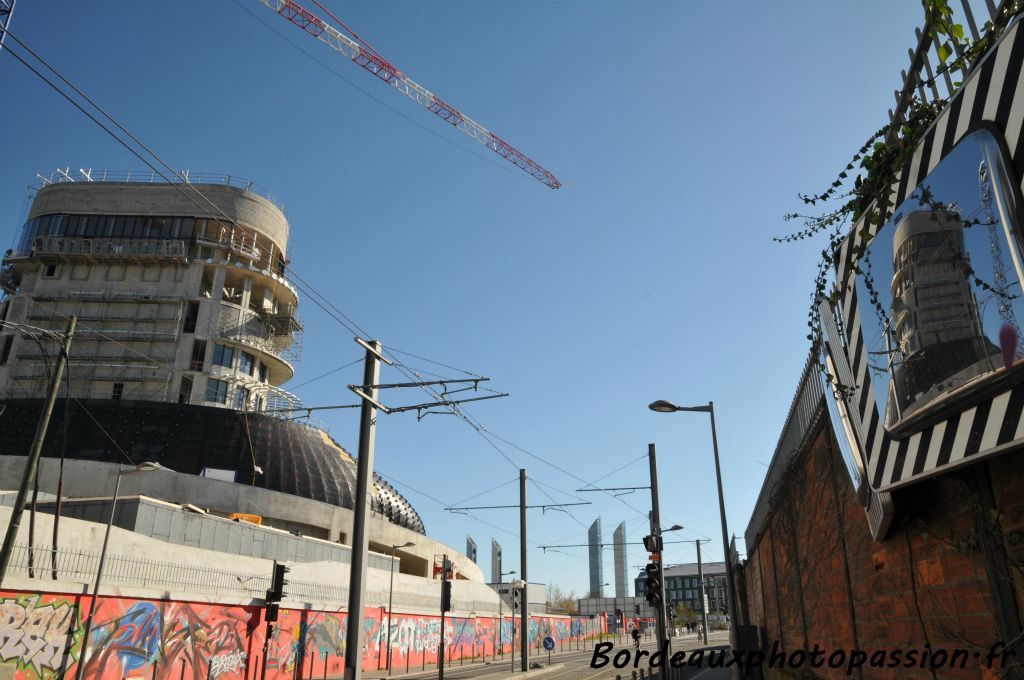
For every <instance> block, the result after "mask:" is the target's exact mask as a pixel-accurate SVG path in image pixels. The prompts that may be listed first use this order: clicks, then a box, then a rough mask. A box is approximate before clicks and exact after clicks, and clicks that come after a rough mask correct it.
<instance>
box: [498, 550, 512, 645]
mask: <svg viewBox="0 0 1024 680" xmlns="http://www.w3.org/2000/svg"><path fill="white" fill-rule="evenodd" d="M514 573H516V570H515V569H513V570H512V571H503V572H500V573H499V574H498V653H499V654H501V655H502V656H505V634H504V630H503V629H504V627H505V626H504V623H505V617H504V616H503V615H502V613H501V604H502V602H504V600H505V598H503V597H502V596H501V585H502V580H501V577H502V576H508V575H510V574H514Z"/></svg>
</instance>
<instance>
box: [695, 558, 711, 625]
mask: <svg viewBox="0 0 1024 680" xmlns="http://www.w3.org/2000/svg"><path fill="white" fill-rule="evenodd" d="M694 543H696V544H697V578H698V579H700V611H701V619H702V620H703V622H704V644H705V645H706V644H707V643H708V598H707V596H706V595H705V594H704V564H703V562H701V560H700V541H699V540H697V541H694Z"/></svg>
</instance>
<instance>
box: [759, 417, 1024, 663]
mask: <svg viewBox="0 0 1024 680" xmlns="http://www.w3.org/2000/svg"><path fill="white" fill-rule="evenodd" d="M1022 462H1024V457H1022V455H1021V454H1020V453H1018V452H1011V453H1007V454H1003V455H1001V456H999V457H996V458H993V459H990V460H988V461H982V462H980V463H978V464H976V465H973V466H970V467H967V468H962V469H961V470H958V471H954V472H951V473H947V474H944V475H941V476H939V477H936V478H933V479H930V480H924V481H921V482H918V483H916V484H913V485H911V486H910V487H908V488H906V489H904V490H901V491H899V492H897V493H896V494H894V499H893V500H894V503H895V507H896V516H895V519H894V520H893V523H892V526H891V528H890V530H889V532H888V534H887V535H886V536H885V538H884V540H882V541H875V540H874V539H872V537H871V534H870V531H869V529H868V524H867V519H866V517H865V514H864V509H863V507H862V506H861V505H860V503H858V501H857V499H856V497H855V493H854V489H853V486H852V484H851V482H850V479H849V476H848V475H847V472H846V468H845V466H844V463H843V461H842V459H841V454H840V453H839V450H838V448H837V446H836V443H835V440H834V438H833V434H832V432H831V429H830V428H829V426H828V423H827V421H826V420H825V419H822V425H820V426H819V430H818V431H817V433H816V435H815V436H813V438H812V439H811V443H810V444H809V445H808V446H807V447H806V449H805V450H804V451H802V452H801V453H800V454H799V455H797V456H796V457H795V458H794V460H793V463H792V465H791V467H790V469H789V470H787V471H786V474H784V475H783V478H782V481H781V482H780V484H779V485H778V486H777V487H776V488H775V489H774V492H773V494H772V500H771V503H770V512H769V514H768V519H767V521H766V522H765V526H764V529H763V531H762V532H761V534H760V535H759V536H758V537H757V538H756V540H755V541H754V543H753V544H752V545H748V546H747V560H746V564H745V565H744V568H743V570H742V578H743V579H744V587H745V590H746V597H747V611H748V612H749V616H750V621H749V623H753V624H755V625H756V626H757V627H758V630H759V634H760V639H761V643H762V646H763V648H764V649H765V651H767V652H771V651H772V649H773V645H774V643H776V642H778V644H779V649H781V650H784V651H785V652H786V653H791V652H793V651H795V650H799V649H804V650H808V651H813V649H814V646H815V645H816V644H817V645H818V647H819V648H820V649H822V650H826V654H830V653H831V652H833V651H835V650H845V651H846V652H847V653H849V651H850V650H855V649H860V650H864V651H866V652H868V653H869V655H870V654H871V653H873V652H877V651H879V650H884V652H885V654H886V656H885V658H884V662H885V664H886V665H888V664H890V663H892V662H893V657H892V656H890V654H891V653H892V652H893V651H895V650H902V651H904V653H905V652H906V650H910V649H917V650H920V651H919V652H918V657H917V660H916V662H915V663H913V667H910V668H907V667H905V664H906V657H905V656H904V657H901V658H900V659H899V666H898V667H897V668H888V667H884V668H878V667H873V666H872V665H871V661H872V659H871V657H870V656H869V658H868V660H867V661H866V662H865V663H864V665H863V666H862V667H860V668H854V669H852V671H851V669H850V668H849V659H847V660H846V662H844V664H843V666H842V668H836V669H830V668H828V667H827V660H828V659H827V656H826V657H824V660H825V662H826V664H825V665H824V666H823V667H820V668H811V667H810V666H809V664H804V665H803V666H802V667H801V668H800V669H799V670H787V671H784V672H780V671H766V676H767V677H782V676H786V677H819V678H845V677H855V678H930V679H932V678H986V679H988V678H1000V677H1018V676H1015V675H1012V673H1018V672H1019V669H1014V668H1010V667H1008V668H1007V669H1004V670H999V668H1000V665H999V663H998V659H997V661H996V663H995V664H994V666H993V668H992V669H989V668H987V664H986V657H987V654H988V652H989V650H990V648H991V647H992V645H993V644H994V643H996V642H998V641H1000V640H1009V639H1012V638H1013V637H1014V636H1016V635H1019V634H1020V611H1019V607H1020V604H1021V603H1022V602H1024V578H1022V574H1024V570H1022V564H1024V475H1022V474H1021V472H1020V466H1021V463H1022ZM926 645H928V646H929V647H926ZM939 649H944V650H946V651H947V653H952V652H953V651H954V650H958V649H959V650H964V652H962V653H961V655H959V656H957V663H956V666H957V667H956V668H950V667H949V666H948V664H943V666H942V667H941V668H936V669H934V671H933V669H932V668H931V667H930V664H929V663H927V662H926V663H925V665H924V667H923V668H922V667H921V664H920V659H921V655H922V653H923V652H924V651H926V650H930V652H929V653H937V650H939ZM976 654H977V656H976ZM1022 654H1024V652H1022ZM819 658H821V657H819ZM837 660H838V658H837ZM878 660H879V659H877V658H876V659H875V661H876V662H877V661H878ZM936 660H937V659H936ZM961 661H962V663H964V664H965V668H963V669H960V668H959V665H960V663H961Z"/></svg>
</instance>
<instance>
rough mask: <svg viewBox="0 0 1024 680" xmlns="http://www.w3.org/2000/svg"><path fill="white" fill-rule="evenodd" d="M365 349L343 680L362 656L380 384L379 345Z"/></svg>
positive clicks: (351, 677)
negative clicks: (372, 478) (368, 520)
mask: <svg viewBox="0 0 1024 680" xmlns="http://www.w3.org/2000/svg"><path fill="white" fill-rule="evenodd" d="M357 342H359V344H361V345H363V347H365V348H366V360H365V363H364V365H363V384H362V388H363V390H364V393H363V397H362V407H361V410H360V420H359V460H357V461H356V497H355V507H354V508H353V510H354V512H355V517H354V519H353V523H352V564H351V571H350V572H349V588H348V625H347V626H346V630H345V675H344V678H345V680H359V677H360V675H361V672H362V671H361V667H360V666H361V662H362V652H363V641H362V634H363V595H364V594H365V593H364V591H365V588H364V583H365V582H366V561H367V553H368V551H369V536H368V535H367V532H366V518H367V515H368V514H369V509H370V507H369V506H370V493H369V490H370V484H371V482H372V480H371V475H372V474H373V444H374V436H375V435H376V429H377V406H376V404H377V392H378V389H377V387H378V385H377V383H379V382H380V362H381V360H383V359H384V357H383V356H381V353H380V343H379V342H377V341H376V340H370V341H369V342H361V341H359V340H357Z"/></svg>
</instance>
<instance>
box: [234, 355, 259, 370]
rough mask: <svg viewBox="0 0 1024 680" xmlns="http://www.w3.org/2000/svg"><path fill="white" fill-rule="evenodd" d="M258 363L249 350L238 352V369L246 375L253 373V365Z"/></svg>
mask: <svg viewBox="0 0 1024 680" xmlns="http://www.w3.org/2000/svg"><path fill="white" fill-rule="evenodd" d="M255 364H256V357H254V356H253V355H251V354H249V353H248V352H239V353H238V370H239V372H241V373H245V374H246V375H252V369H253V366H254V365H255Z"/></svg>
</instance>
